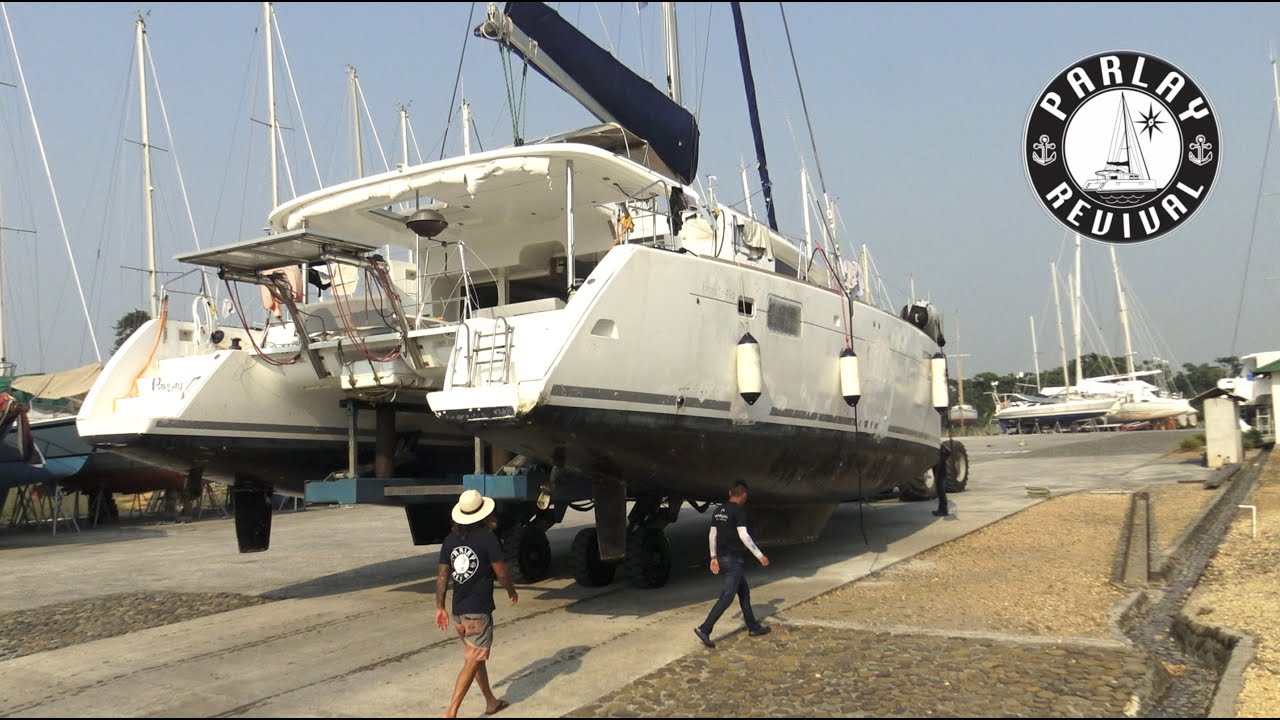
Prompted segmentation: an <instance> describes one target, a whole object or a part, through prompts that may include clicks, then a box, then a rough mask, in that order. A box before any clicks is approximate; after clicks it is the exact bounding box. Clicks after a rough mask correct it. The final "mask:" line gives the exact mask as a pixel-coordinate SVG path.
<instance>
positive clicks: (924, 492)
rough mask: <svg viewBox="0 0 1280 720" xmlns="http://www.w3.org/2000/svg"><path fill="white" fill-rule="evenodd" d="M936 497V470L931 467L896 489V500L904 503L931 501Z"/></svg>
mask: <svg viewBox="0 0 1280 720" xmlns="http://www.w3.org/2000/svg"><path fill="white" fill-rule="evenodd" d="M936 497H938V469H937V468H936V467H931V468H929V469H928V470H925V471H924V472H923V473H921V474H920V477H917V478H911V479H910V480H908V481H907V482H906V483H903V485H902V487H900V488H898V498H899V499H900V500H903V501H905V502H917V501H921V500H933V499H934V498H936Z"/></svg>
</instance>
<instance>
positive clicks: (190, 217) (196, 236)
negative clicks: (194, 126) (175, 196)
mask: <svg viewBox="0 0 1280 720" xmlns="http://www.w3.org/2000/svg"><path fill="white" fill-rule="evenodd" d="M143 49H144V50H146V53H147V64H148V65H150V66H151V80H152V82H153V83H155V86H156V99H157V100H158V101H159V105H160V117H162V118H163V119H164V130H165V134H166V136H167V137H168V138H169V152H170V153H172V155H173V168H174V171H175V172H176V173H177V176H178V187H179V188H180V189H181V190H182V203H183V205H184V206H185V207H186V210H187V222H188V223H189V224H190V226H191V239H192V240H194V241H195V243H196V249H197V250H200V249H201V247H200V233H198V232H197V231H196V218H195V214H194V213H192V211H191V198H190V197H189V196H188V195H187V183H186V181H185V180H183V178H182V163H180V162H178V145H177V142H175V140H174V138H173V127H172V126H171V125H170V124H169V111H168V110H167V109H166V107H165V104H164V93H162V92H160V76H159V75H157V74H156V64H155V60H154V59H153V58H152V57H151V43H150V42H146V43H144V45H143ZM209 285H210V283H209V274H208V269H207V268H201V269H200V288H201V290H203V291H204V293H205V294H206V295H209V294H210V288H209ZM212 298H213V300H214V301H215V302H216V301H217V299H218V298H217V296H216V295H212Z"/></svg>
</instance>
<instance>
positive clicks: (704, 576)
mask: <svg viewBox="0 0 1280 720" xmlns="http://www.w3.org/2000/svg"><path fill="white" fill-rule="evenodd" d="M1186 435H1187V434H1186V433H1182V432H1145V433H1114V434H1113V433H1106V434H1080V435H1035V436H1024V437H1015V436H994V437H973V438H966V439H965V443H966V445H967V446H968V448H969V451H970V456H971V462H972V480H971V483H970V488H971V490H970V491H969V492H966V493H963V494H958V495H953V496H951V499H952V501H953V503H952V509H953V515H952V516H951V517H949V518H946V519H938V518H934V517H933V516H932V515H930V512H929V511H930V510H932V509H933V508H934V503H901V502H898V501H896V500H890V501H881V502H876V503H871V504H868V505H866V506H864V507H861V508H860V507H859V506H858V505H857V504H853V505H848V506H845V507H843V508H842V509H841V510H840V511H839V512H838V513H837V514H836V516H835V518H834V519H833V521H832V523H831V525H830V526H829V527H828V528H827V530H826V532H825V533H824V534H823V537H822V538H821V539H820V540H819V541H818V542H816V543H812V544H809V545H802V546H795V547H788V548H778V549H775V550H771V551H770V557H771V559H772V560H773V564H772V565H771V566H770V567H769V568H755V569H753V570H752V571H751V573H750V575H749V577H750V579H751V580H752V582H753V585H754V588H753V599H754V602H755V605H756V607H757V613H762V612H763V614H766V615H768V618H767V620H766V621H767V622H769V623H771V624H773V625H774V626H775V632H774V633H772V634H771V635H769V636H766V637H764V638H749V637H747V636H746V634H745V633H744V632H742V631H741V626H740V625H739V624H738V623H739V622H740V620H739V618H738V616H737V614H736V611H731V612H730V613H729V614H727V615H726V617H725V618H724V619H723V620H722V621H721V622H720V624H719V625H718V626H717V628H716V631H717V637H716V640H717V644H718V647H717V648H716V649H714V650H710V649H706V648H703V647H702V646H701V645H700V644H699V643H698V641H697V639H696V638H695V637H694V636H693V633H692V628H693V626H694V625H696V624H697V623H698V622H699V621H700V620H701V619H702V617H703V615H704V614H705V612H706V610H707V608H708V607H709V605H710V603H711V601H712V600H713V598H714V596H715V593H716V591H717V587H718V580H717V579H716V578H714V577H712V576H711V575H709V574H708V573H707V572H706V570H705V557H704V556H705V547H706V545H705V533H706V527H707V518H706V517H705V516H700V515H698V514H697V513H695V512H693V511H691V510H689V509H687V508H686V510H685V511H684V513H683V514H682V516H681V521H680V522H679V523H677V525H676V526H674V527H673V528H671V530H670V536H671V540H672V546H673V548H674V553H675V557H674V570H673V577H672V581H671V583H670V585H668V586H667V587H666V588H663V589H660V590H656V591H642V590H636V589H632V588H630V587H628V586H626V585H625V584H615V585H611V586H608V587H605V588H597V589H586V588H581V587H579V586H577V585H575V584H574V583H573V582H572V581H571V580H570V579H569V578H568V574H569V573H568V563H567V555H568V546H569V543H570V542H571V540H572V537H573V534H574V533H575V532H576V531H577V529H578V528H579V527H581V526H582V525H585V524H586V523H587V522H589V517H588V516H586V515H582V516H576V517H573V518H571V520H570V522H568V523H566V524H565V525H562V526H558V527H557V528H555V529H553V530H552V531H551V533H550V538H551V542H552V548H553V551H554V552H555V553H556V557H555V564H554V566H553V575H552V578H551V579H549V580H546V581H544V582H541V583H538V584H535V585H531V586H527V587H521V588H520V593H521V601H520V604H519V605H518V606H516V607H514V608H512V607H509V606H502V605H500V607H499V608H498V610H497V614H496V620H497V630H496V640H495V647H494V655H493V658H492V660H491V662H490V674H491V678H492V680H493V683H494V688H495V691H496V692H497V693H498V695H499V696H500V697H504V698H506V699H508V700H509V701H511V702H513V703H519V706H518V708H513V712H515V714H517V715H520V716H537V717H552V716H560V715H565V714H572V715H579V716H592V715H617V716H628V715H631V716H682V715H717V716H729V715H735V714H737V713H741V714H742V715H753V716H778V715H811V716H812V715H817V716H834V715H843V716H847V715H896V716H939V715H994V714H999V715H1015V716H1033V715H1034V716H1117V715H1123V714H1125V713H1126V712H1129V713H1132V712H1137V711H1141V710H1142V709H1143V708H1145V707H1148V706H1149V705H1150V704H1151V703H1152V702H1153V701H1154V700H1155V698H1153V697H1151V695H1152V694H1154V693H1156V692H1158V691H1159V690H1160V688H1161V687H1163V684H1162V682H1161V674H1162V673H1163V675H1164V676H1168V675H1170V674H1176V673H1178V672H1179V668H1178V667H1177V666H1176V664H1170V663H1166V664H1161V663H1159V662H1158V661H1155V660H1153V658H1152V657H1151V656H1150V655H1149V654H1147V653H1146V652H1145V651H1143V650H1142V649H1141V648H1139V647H1137V646H1135V645H1134V644H1133V643H1132V642H1130V641H1128V640H1127V639H1126V638H1124V637H1123V636H1122V635H1120V634H1119V633H1118V631H1117V629H1116V627H1117V626H1116V624H1115V623H1116V616H1117V612H1118V607H1120V606H1122V605H1123V603H1124V602H1125V600H1126V598H1128V597H1129V596H1130V595H1131V593H1129V592H1128V590H1127V589H1125V588H1122V587H1120V586H1118V585H1116V584H1115V583H1112V582H1111V580H1112V576H1113V573H1114V570H1115V559H1116V552H1117V543H1118V541H1119V540H1120V538H1121V536H1122V529H1123V528H1124V527H1125V522H1126V513H1127V511H1128V510H1127V508H1128V505H1129V497H1130V494H1131V493H1133V492H1135V491H1138V490H1143V489H1147V490H1149V491H1150V496H1151V503H1152V505H1151V507H1152V509H1153V516H1154V523H1153V526H1154V533H1153V543H1152V544H1153V546H1155V547H1157V548H1159V549H1158V550H1157V551H1156V554H1157V555H1158V554H1159V553H1160V552H1167V551H1168V549H1169V548H1171V547H1173V546H1174V544H1175V543H1176V542H1177V541H1178V540H1179V539H1180V537H1181V536H1182V535H1183V530H1185V529H1186V528H1187V527H1189V526H1190V525H1191V524H1192V523H1193V522H1194V521H1195V520H1196V519H1197V518H1198V517H1201V513H1202V512H1203V511H1204V510H1205V508H1206V507H1207V506H1208V504H1209V502H1210V500H1211V499H1213V498H1215V497H1217V495H1216V492H1215V491H1210V490H1206V489H1204V487H1203V485H1202V484H1201V483H1202V481H1203V480H1205V479H1207V478H1208V477H1210V476H1211V475H1212V473H1210V471H1208V470H1206V469H1205V468H1203V467H1202V466H1201V465H1200V464H1199V462H1198V460H1199V458H1198V455H1197V454H1196V453H1185V452H1178V451H1177V447H1178V442H1179V440H1180V439H1181V438H1183V437H1186ZM1254 457H1255V458H1256V457H1266V456H1254ZM1254 470H1255V471H1261V473H1262V474H1261V477H1260V480H1259V486H1258V489H1257V491H1256V492H1255V493H1254V494H1253V497H1252V498H1251V499H1249V500H1248V501H1247V502H1249V503H1252V504H1255V505H1257V506H1258V511H1259V527H1258V537H1257V538H1256V539H1254V538H1253V537H1252V536H1251V516H1250V513H1249V511H1248V510H1243V511H1240V515H1238V516H1237V518H1236V520H1235V522H1234V524H1233V526H1232V528H1231V530H1230V532H1229V534H1228V536H1227V538H1226V540H1225V542H1224V543H1223V546H1222V551H1221V552H1220V554H1219V555H1218V557H1217V559H1216V560H1215V562H1214V564H1213V565H1212V566H1211V568H1210V570H1209V572H1208V573H1207V574H1206V578H1205V580H1204V582H1202V584H1201V587H1200V589H1199V591H1198V592H1197V593H1196V595H1195V597H1194V598H1193V602H1194V603H1195V607H1196V608H1197V609H1196V610H1194V611H1193V612H1194V613H1195V615H1196V617H1198V618H1199V619H1200V621H1202V622H1205V623H1213V624H1218V625H1222V626H1226V627H1234V628H1237V629H1239V630H1241V631H1244V632H1247V633H1250V634H1251V635H1253V636H1254V638H1255V647H1256V659H1255V660H1254V662H1253V663H1252V664H1251V665H1250V666H1249V667H1248V668H1247V669H1246V670H1244V672H1243V674H1242V680H1243V682H1242V683H1241V688H1242V689H1241V692H1240V695H1239V713H1240V716H1269V715H1270V714H1272V710H1274V708H1276V707H1280V697H1277V693H1280V656H1277V654H1276V648H1277V644H1278V643H1280V627H1278V626H1277V625H1276V623H1277V622H1280V621H1277V618H1280V612H1278V611H1280V608H1278V607H1277V605H1280V598H1278V597H1277V596H1276V593H1275V592H1274V588H1275V587H1276V585H1277V580H1280V577H1277V574H1278V573H1280V569H1278V568H1280V528H1274V527H1272V525H1273V523H1272V519H1273V518H1274V517H1277V513H1278V512H1280V477H1278V476H1277V473H1278V468H1277V465H1276V464H1275V463H1271V465H1270V466H1269V467H1267V468H1265V469H1263V468H1255V469H1254ZM1231 482H1234V481H1231ZM1028 486H1034V487H1039V488H1045V489H1047V490H1048V491H1049V496H1048V498H1047V499H1046V498H1040V497H1029V496H1028V493H1027V488H1028ZM433 549H434V547H427V548H415V547H413V546H412V545H411V544H410V541H409V535H408V531H407V529H406V527H405V524H404V520H403V515H402V513H401V512H400V511H399V510H397V509H394V508H382V507H376V506H359V507H334V508H311V509H308V510H306V511H304V512H300V513H289V514H280V515H277V516H276V518H275V525H274V532H273V537H272V547H271V550H269V551H268V552H266V553H260V554H254V555H240V554H238V553H237V552H236V550H235V540H234V533H233V530H232V523H231V522H230V521H229V520H205V521H200V522H194V523H187V524H167V525H139V524H125V525H122V526H120V527H116V528H104V529H98V530H94V531H92V532H83V533H81V534H79V535H70V536H66V535H62V534H60V535H59V536H58V537H57V538H51V537H48V536H47V535H43V534H40V535H37V534H32V533H19V534H13V533H11V534H5V535H0V557H3V558H4V568H5V570H6V573H5V580H4V582H3V584H2V585H0V714H3V715H18V716H80V715H95V716H102V715H114V716H119V715H127V716H136V715H174V716H209V715H253V716H321V715H323V716H353V717H354V716H415V717H420V716H431V715H434V714H436V713H438V712H440V711H441V710H442V709H443V707H444V705H445V704H446V702H447V700H448V694H449V691H450V689H451V687H452V684H453V680H454V678H455V677H456V673H457V670H458V668H459V666H460V664H461V656H460V653H459V652H458V651H457V648H456V647H455V643H456V641H455V640H453V639H452V636H451V635H449V634H446V633H442V632H440V631H438V630H436V629H435V627H434V626H433V624H432V610H433V602H432V594H431V593H432V591H433V585H432V582H431V581H432V579H433V577H434V564H435V556H434V554H433V552H432V550H433ZM1155 665H1161V667H1160V668H1158V669H1156V668H1155V667H1154V666H1155ZM483 710H484V706H483V701H482V699H481V698H480V696H479V694H478V692H476V691H473V692H472V696H469V697H468V699H467V701H466V702H465V703H464V705H463V714H464V715H468V714H469V715H472V716H478V715H480V714H481V713H482V712H483Z"/></svg>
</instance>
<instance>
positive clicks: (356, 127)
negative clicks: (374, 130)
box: [347, 65, 364, 178]
mask: <svg viewBox="0 0 1280 720" xmlns="http://www.w3.org/2000/svg"><path fill="white" fill-rule="evenodd" d="M347 76H348V77H349V78H350V79H351V82H350V85H351V133H352V137H353V138H354V139H355V148H356V177H358V178H362V177H364V141H363V140H362V139H361V137H360V78H358V77H357V76H356V68H355V66H354V65H348V66H347Z"/></svg>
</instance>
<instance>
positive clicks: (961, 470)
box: [942, 440, 969, 493]
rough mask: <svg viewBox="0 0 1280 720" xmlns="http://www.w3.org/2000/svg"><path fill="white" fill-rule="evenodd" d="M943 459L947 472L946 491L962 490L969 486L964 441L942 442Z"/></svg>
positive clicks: (967, 456) (967, 461) (967, 453)
mask: <svg viewBox="0 0 1280 720" xmlns="http://www.w3.org/2000/svg"><path fill="white" fill-rule="evenodd" d="M942 451H943V455H944V456H945V459H944V460H943V461H942V464H943V466H944V467H945V468H946V473H947V485H946V488H947V492H949V493H958V492H964V491H965V490H966V489H968V487H969V451H968V450H965V447H964V443H960V442H956V441H955V440H948V441H946V442H944V443H942Z"/></svg>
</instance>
